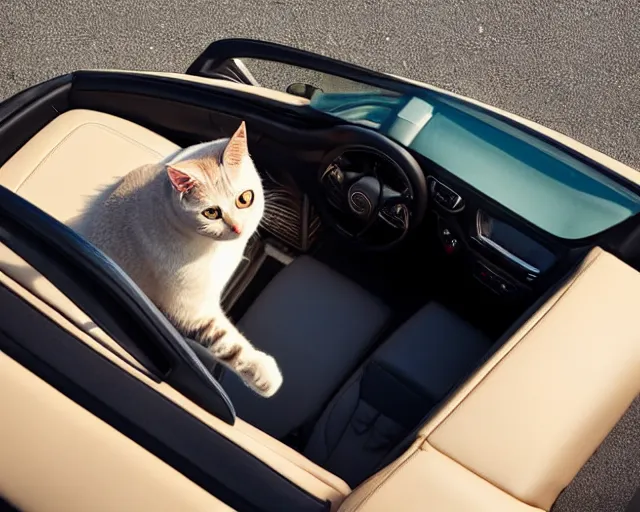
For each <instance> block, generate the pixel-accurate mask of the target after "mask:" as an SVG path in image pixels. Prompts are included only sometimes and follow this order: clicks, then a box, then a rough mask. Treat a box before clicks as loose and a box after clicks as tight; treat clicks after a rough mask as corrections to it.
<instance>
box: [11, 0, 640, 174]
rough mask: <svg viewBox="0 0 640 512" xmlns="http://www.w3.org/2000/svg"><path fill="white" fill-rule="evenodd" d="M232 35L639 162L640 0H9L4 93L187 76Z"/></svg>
mask: <svg viewBox="0 0 640 512" xmlns="http://www.w3.org/2000/svg"><path fill="white" fill-rule="evenodd" d="M223 37H254V38H261V39H267V40H270V41H275V42H280V43H285V44H291V45H295V46H298V47H301V48H304V49H308V50H312V51H316V52H319V53H323V54H325V55H329V56H332V57H337V58H340V59H344V60H348V61H352V62H355V63H358V64H361V65H364V66H368V67H371V68H374V69H377V70H381V71H386V72H391V73H396V74H401V75H404V76H407V77H409V78H415V79H418V80H422V81H426V82H429V83H432V84H434V85H437V86H440V87H444V88H446V89H449V90H452V91H454V92H458V93H461V94H464V95H467V96H471V97H473V98H476V99H479V100H481V101H485V102H487V103H490V104H493V105H496V106H499V107H501V108H504V109H506V110H509V111H512V112H514V113H517V114H520V115H523V116H525V117H528V118H530V119H533V120H535V121H538V122H540V123H542V124H544V125H547V126H549V127H551V128H554V129H556V130H558V131H560V132H563V133H566V134H568V135H570V136H572V137H574V138H576V139H578V140H579V141H581V142H584V143H586V144H588V145H590V146H592V147H594V148H596V149H599V150H600V151H603V152H604V153H607V154H609V155H610V156H613V157H614V158H617V159H619V160H621V161H622V162H624V163H627V164H629V165H631V166H633V167H635V168H636V169H640V4H639V3H638V0H607V1H600V0H515V1H514V0H510V1H509V2H506V1H504V0H316V1H310V0H298V1H290V0H216V1H207V0H185V1H180V2H178V1H174V0H148V1H142V2H141V1H139V0H138V1H136V0H120V1H106V0H48V1H46V2H45V1H36V0H0V70H1V71H0V99H4V98H6V97H8V96H10V95H11V94H14V93H15V92H17V91H19V90H21V89H23V88H25V87H27V86H29V85H32V84H34V83H37V82H39V81H42V80H44V79H47V78H50V77H52V76H55V75H58V74H62V73H65V72H67V71H71V70H74V69H78V68H85V69H86V68H120V69H122V68H125V69H148V70H163V71H184V70H185V69H186V67H187V66H188V65H189V63H190V62H191V61H192V60H193V59H194V58H195V57H196V56H197V55H198V53H199V52H200V51H201V50H202V49H204V48H205V47H206V46H207V44H208V43H210V42H211V41H213V40H215V39H219V38H223Z"/></svg>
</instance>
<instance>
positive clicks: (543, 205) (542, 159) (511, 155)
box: [248, 59, 640, 239]
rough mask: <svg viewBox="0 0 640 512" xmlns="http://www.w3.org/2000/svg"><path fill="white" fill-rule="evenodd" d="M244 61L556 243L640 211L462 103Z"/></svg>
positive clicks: (547, 149)
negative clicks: (403, 150) (402, 149)
mask: <svg viewBox="0 0 640 512" xmlns="http://www.w3.org/2000/svg"><path fill="white" fill-rule="evenodd" d="M248 60H250V61H252V62H251V63H250V64H249V65H248V67H249V68H250V69H251V72H252V73H254V70H255V73H254V75H255V76H256V77H257V79H258V80H259V81H260V83H261V85H266V86H267V87H272V88H274V89H278V90H283V91H288V92H290V93H294V94H299V95H302V94H303V93H304V94H305V95H306V97H308V98H309V106H310V107H311V108H313V109H315V110H318V111H321V112H324V113H326V114H330V115H333V116H336V117H339V118H341V119H345V120H347V121H350V122H353V123H356V124H360V125H363V126H367V127H369V128H372V129H375V130H377V131H379V132H381V133H383V134H384V135H386V136H388V137H390V138H391V139H394V140H396V141H397V142H399V143H401V144H403V145H405V146H407V147H409V148H411V149H413V150H415V151H416V152H417V153H419V154H421V155H423V156H425V157H426V158H428V159H430V160H431V161H433V162H435V163H436V164H438V165H440V166H441V167H443V168H445V169H446V170H447V171H449V172H450V173H452V174H454V175H455V176H457V177H458V178H460V179H462V180H464V181H466V182H467V183H469V184H470V185H472V186H473V187H475V188H476V189H477V190H479V191H480V192H482V193H484V194H486V195H487V196H489V197H491V198H492V199H494V200H495V201H497V202H499V203H501V204H502V205H504V206H505V207H506V208H508V209H510V210H512V211H513V212H515V213H517V214H518V215H520V216H522V217H523V218H525V219H526V220H528V221H529V222H531V223H532V224H535V225H536V226H538V227H539V228H541V229H543V230H545V231H547V232H549V233H551V234H553V235H556V236H558V237H561V238H567V239H581V238H585V237H588V236H591V235H594V234H596V233H599V232H601V231H603V230H605V229H608V228H610V227H612V226H614V225H616V224H618V223H620V222H622V221H624V220H625V219H627V218H629V217H630V216H632V215H634V214H636V213H638V212H639V211H640V197H638V196H637V195H635V194H633V193H631V192H629V191H628V190H627V189H625V188H624V187H623V186H622V185H620V184H618V183H617V182H615V181H614V180H612V179H610V178H608V177H606V176H605V175H603V174H601V173H600V172H598V171H596V170H595V169H593V168H592V167H590V166H589V165H587V164H585V163H583V162H581V161H580V160H578V159H577V158H574V157H572V156H570V155H569V154H567V153H565V152H564V151H562V150H561V149H558V148H557V147H555V146H554V145H552V144H550V143H547V142H544V141H542V140H540V139H538V138H537V137H535V136H533V135H530V134H528V133H526V132H524V131H522V130H520V129H518V128H516V127H514V126H513V125H511V124H509V123H506V122H504V121H502V120H500V119H498V118H496V117H494V116H493V115H491V114H489V113H486V112H485V111H482V110H480V109H478V108H476V107H474V106H471V105H469V104H467V103H466V102H463V101H460V100H457V99H454V98H451V97H449V96H447V95H444V94H439V93H437V92H435V91H431V90H429V91H427V90H425V91H424V94H422V93H421V90H420V89H419V88H416V89H415V94H414V95H410V96H409V95H405V94H401V93H398V92H394V91H388V90H383V89H379V88H375V87H371V86H369V85H367V84H362V83H359V82H355V81H352V80H346V79H344V78H340V77H335V76H332V75H328V74H325V73H318V72H315V71H311V70H307V69H302V68H298V67H296V66H291V65H288V64H281V63H277V62H264V61H256V60H255V59H248ZM256 64H259V65H256ZM276 68H277V69H276ZM274 77H276V78H274Z"/></svg>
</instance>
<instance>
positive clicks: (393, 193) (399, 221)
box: [319, 143, 428, 251]
mask: <svg viewBox="0 0 640 512" xmlns="http://www.w3.org/2000/svg"><path fill="white" fill-rule="evenodd" d="M385 146H388V147H384V149H381V148H378V147H374V146H370V145H366V146H365V145H349V146H342V147H339V148H336V149H334V150H332V151H331V152H329V153H328V154H327V155H326V156H325V158H324V159H323V161H322V165H321V167H320V173H319V181H320V184H321V190H322V192H323V193H324V197H321V198H320V208H319V209H320V213H321V215H322V216H323V218H324V220H325V222H326V223H327V224H329V225H330V226H331V227H332V228H333V229H334V230H335V231H336V232H338V233H339V234H340V235H342V236H343V237H344V238H346V239H348V240H349V241H351V242H352V243H355V244H356V245H359V246H360V247H362V248H364V249H366V250H373V251H383V250H388V249H390V248H392V247H394V246H395V245H397V244H398V243H400V242H401V241H402V240H403V239H404V238H405V237H406V236H407V234H408V233H409V232H410V231H411V229H413V228H414V227H415V226H417V225H418V224H420V222H421V221H422V219H423V218H424V214H425V212H426V207H427V198H428V194H427V185H426V180H425V176H424V173H423V171H422V169H421V168H420V165H419V164H418V163H417V162H416V160H415V159H414V158H413V157H412V156H411V154H410V153H409V152H408V151H406V150H405V149H404V148H402V147H401V146H399V145H396V144H390V143H387V144H385Z"/></svg>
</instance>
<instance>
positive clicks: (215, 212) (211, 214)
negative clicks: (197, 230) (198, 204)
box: [202, 206, 222, 220]
mask: <svg viewBox="0 0 640 512" xmlns="http://www.w3.org/2000/svg"><path fill="white" fill-rule="evenodd" d="M202 215H204V216H205V217H206V218H207V219H211V220H216V219H219V218H220V217H222V212H221V211H220V208H218V207H217V206H214V207H212V208H207V209H206V210H203V211H202Z"/></svg>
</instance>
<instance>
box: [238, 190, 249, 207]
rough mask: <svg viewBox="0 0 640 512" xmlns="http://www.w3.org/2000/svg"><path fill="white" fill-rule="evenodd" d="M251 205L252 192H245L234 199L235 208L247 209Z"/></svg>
mask: <svg viewBox="0 0 640 512" xmlns="http://www.w3.org/2000/svg"><path fill="white" fill-rule="evenodd" d="M252 204H253V190H245V191H244V192H243V193H242V194H240V195H239V196H238V197H236V207H238V208H240V209H242V208H249V206H251V205H252Z"/></svg>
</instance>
